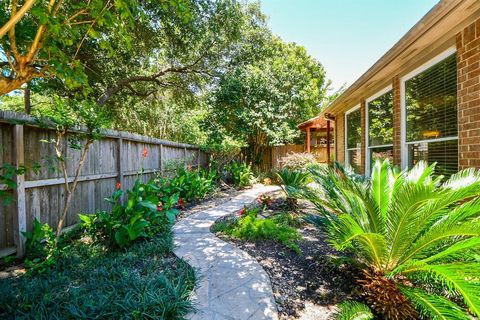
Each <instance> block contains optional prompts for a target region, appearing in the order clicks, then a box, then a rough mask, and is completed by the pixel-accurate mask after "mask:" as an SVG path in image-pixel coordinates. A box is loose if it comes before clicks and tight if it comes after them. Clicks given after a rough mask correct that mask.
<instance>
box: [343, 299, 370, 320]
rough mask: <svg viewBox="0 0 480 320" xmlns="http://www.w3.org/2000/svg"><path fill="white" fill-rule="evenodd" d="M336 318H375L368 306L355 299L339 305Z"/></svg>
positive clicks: (364, 319)
mask: <svg viewBox="0 0 480 320" xmlns="http://www.w3.org/2000/svg"><path fill="white" fill-rule="evenodd" d="M338 308H339V310H338V313H337V314H336V315H335V319H336V320H373V319H374V316H373V314H372V311H370V309H369V308H368V306H366V305H364V304H363V303H359V302H354V301H345V302H343V303H341V304H339V305H338Z"/></svg>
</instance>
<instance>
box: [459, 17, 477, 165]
mask: <svg viewBox="0 0 480 320" xmlns="http://www.w3.org/2000/svg"><path fill="white" fill-rule="evenodd" d="M456 42H457V77H458V78H457V79H458V83H457V94H458V96H457V101H458V137H459V141H458V153H459V155H458V158H459V169H464V168H468V167H477V168H480V19H477V20H476V21H475V22H474V23H472V24H471V25H469V26H468V27H466V28H465V29H463V31H462V32H460V33H458V34H457V38H456Z"/></svg>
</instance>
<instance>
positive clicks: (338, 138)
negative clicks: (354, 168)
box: [335, 112, 345, 163]
mask: <svg viewBox="0 0 480 320" xmlns="http://www.w3.org/2000/svg"><path fill="white" fill-rule="evenodd" d="M335 132H336V133H335V143H336V148H335V153H336V154H335V160H336V161H338V162H340V163H345V113H343V112H342V113H338V114H337V115H336V116H335Z"/></svg>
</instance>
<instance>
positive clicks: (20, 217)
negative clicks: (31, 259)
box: [13, 124, 27, 257]
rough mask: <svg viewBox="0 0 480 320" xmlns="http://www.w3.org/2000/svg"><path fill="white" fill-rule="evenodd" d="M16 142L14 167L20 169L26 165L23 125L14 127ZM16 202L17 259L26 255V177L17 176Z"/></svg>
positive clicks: (15, 237)
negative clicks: (24, 234)
mask: <svg viewBox="0 0 480 320" xmlns="http://www.w3.org/2000/svg"><path fill="white" fill-rule="evenodd" d="M13 141H14V147H13V148H14V149H13V150H14V151H13V155H14V166H15V167H16V168H19V167H21V166H24V165H25V148H24V139H23V125H21V124H16V125H15V126H14V127H13ZM15 184H16V188H15V192H14V195H15V201H16V204H17V215H16V216H15V226H14V239H15V240H14V241H15V246H16V248H17V257H23V256H24V255H25V237H24V236H23V234H22V232H25V231H27V212H26V198H25V175H24V174H17V175H16V176H15Z"/></svg>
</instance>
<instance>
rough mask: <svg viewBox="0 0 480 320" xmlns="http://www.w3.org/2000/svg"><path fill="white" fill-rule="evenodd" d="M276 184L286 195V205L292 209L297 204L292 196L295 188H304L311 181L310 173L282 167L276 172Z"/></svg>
mask: <svg viewBox="0 0 480 320" xmlns="http://www.w3.org/2000/svg"><path fill="white" fill-rule="evenodd" d="M276 175H277V180H278V185H279V186H280V187H281V188H282V190H283V192H285V195H286V196H287V205H288V207H289V208H291V209H294V208H295V207H296V206H297V199H296V198H295V197H294V196H293V193H294V192H296V190H299V189H302V188H305V187H306V186H307V185H308V183H309V182H310V181H311V179H310V174H309V173H308V172H305V171H301V170H297V169H289V168H283V169H281V170H279V171H277V172H276Z"/></svg>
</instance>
